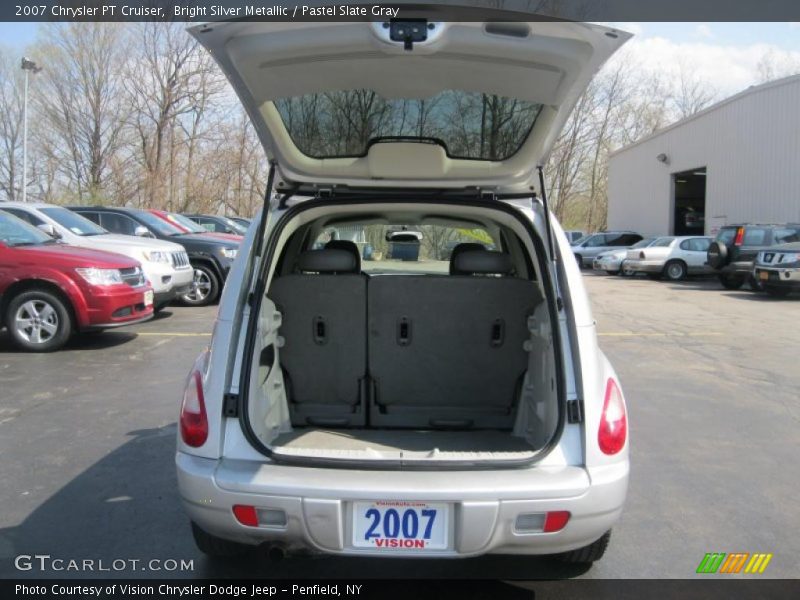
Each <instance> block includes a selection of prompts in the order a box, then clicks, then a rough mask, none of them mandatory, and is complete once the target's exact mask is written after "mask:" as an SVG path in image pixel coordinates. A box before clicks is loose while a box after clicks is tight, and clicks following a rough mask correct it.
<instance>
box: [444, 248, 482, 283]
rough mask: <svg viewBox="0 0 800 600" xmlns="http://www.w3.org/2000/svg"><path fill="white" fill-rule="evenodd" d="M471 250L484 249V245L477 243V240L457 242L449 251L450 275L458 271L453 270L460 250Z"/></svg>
mask: <svg viewBox="0 0 800 600" xmlns="http://www.w3.org/2000/svg"><path fill="white" fill-rule="evenodd" d="M472 250H486V246H484V245H483V244H478V243H477V242H464V243H463V244H459V245H458V246H456V247H455V248H453V251H452V252H451V253H450V275H458V273H456V272H455V267H454V265H455V262H456V257H458V255H459V254H461V253H462V252H470V251H472Z"/></svg>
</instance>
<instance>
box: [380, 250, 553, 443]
mask: <svg viewBox="0 0 800 600" xmlns="http://www.w3.org/2000/svg"><path fill="white" fill-rule="evenodd" d="M456 248H457V249H458V247H456ZM452 263H453V264H452V265H451V275H450V276H382V277H372V278H371V279H370V281H369V289H368V321H369V371H370V376H371V378H372V379H373V382H374V395H373V398H372V401H373V403H374V405H373V406H371V410H370V424H371V425H374V426H383V427H423V428H425V427H433V428H455V429H459V428H484V429H485V428H492V429H495V428H501V429H503V428H511V427H512V425H513V421H514V409H515V404H516V401H517V399H518V397H519V391H520V385H521V382H522V378H523V375H524V373H525V371H526V370H527V368H528V354H527V352H526V351H525V350H524V348H523V344H524V342H525V341H526V340H527V339H528V329H527V320H528V317H529V316H530V315H531V314H533V311H534V309H535V308H536V306H537V305H538V304H539V303H540V302H541V301H542V299H543V298H542V296H541V293H540V291H539V287H538V285H537V284H536V283H535V282H533V281H528V280H525V279H519V278H516V277H512V276H510V274H511V271H512V262H511V259H510V257H509V256H508V255H506V254H503V253H500V252H490V251H487V250H475V249H472V248H469V249H465V250H461V251H458V252H457V251H456V250H454V252H453V258H452ZM497 275H500V276H497Z"/></svg>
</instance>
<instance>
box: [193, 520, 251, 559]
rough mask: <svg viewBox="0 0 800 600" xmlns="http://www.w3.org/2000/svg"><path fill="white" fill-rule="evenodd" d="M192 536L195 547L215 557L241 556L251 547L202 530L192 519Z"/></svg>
mask: <svg viewBox="0 0 800 600" xmlns="http://www.w3.org/2000/svg"><path fill="white" fill-rule="evenodd" d="M192 537H194V543H195V545H196V546H197V549H198V550H200V552H202V553H203V554H206V555H208V556H213V557H217V558H225V557H232V556H242V555H244V554H247V553H248V552H250V551H251V550H252V549H253V546H248V545H247V544H239V543H237V542H231V541H230V540H223V539H222V538H218V537H217V536H215V535H211V534H210V533H208V532H207V531H204V530H203V529H201V528H200V526H199V525H198V524H197V523H195V522H194V521H192Z"/></svg>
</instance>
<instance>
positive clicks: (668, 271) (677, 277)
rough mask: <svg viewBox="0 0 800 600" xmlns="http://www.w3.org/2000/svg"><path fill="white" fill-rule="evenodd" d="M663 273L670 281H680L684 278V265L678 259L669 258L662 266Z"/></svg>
mask: <svg viewBox="0 0 800 600" xmlns="http://www.w3.org/2000/svg"><path fill="white" fill-rule="evenodd" d="M664 275H665V276H666V277H667V279H669V280H670V281H681V280H682V279H685V278H686V265H685V264H684V263H683V261H680V260H671V261H669V262H668V263H667V264H666V266H665V267H664Z"/></svg>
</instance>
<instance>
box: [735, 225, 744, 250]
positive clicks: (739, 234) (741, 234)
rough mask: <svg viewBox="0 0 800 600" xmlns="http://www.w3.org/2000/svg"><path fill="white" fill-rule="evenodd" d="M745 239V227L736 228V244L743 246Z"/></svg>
mask: <svg viewBox="0 0 800 600" xmlns="http://www.w3.org/2000/svg"><path fill="white" fill-rule="evenodd" d="M743 241H744V227H739V229H737V230H736V239H734V240H733V245H734V246H741V245H742V242H743Z"/></svg>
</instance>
